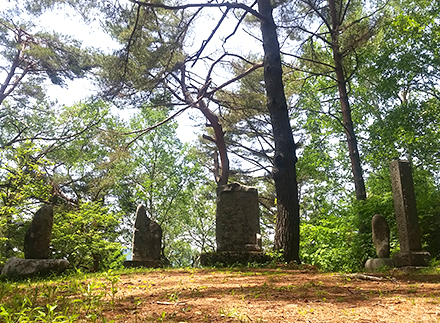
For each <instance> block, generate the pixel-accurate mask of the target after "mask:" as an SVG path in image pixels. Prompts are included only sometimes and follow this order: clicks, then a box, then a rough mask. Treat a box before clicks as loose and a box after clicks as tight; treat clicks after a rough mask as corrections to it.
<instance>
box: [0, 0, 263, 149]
mask: <svg viewBox="0 0 440 323" xmlns="http://www.w3.org/2000/svg"><path fill="white" fill-rule="evenodd" d="M13 3H14V2H12V1H11V2H9V1H8V2H5V1H4V0H1V1H0V10H3V9H4V8H5V7H7V6H10V5H12V4H13ZM219 17H220V16H219V10H218V9H207V10H205V11H204V16H203V19H200V20H199V22H198V24H197V25H196V27H195V28H194V32H193V33H192V36H193V40H192V42H191V43H192V47H191V48H190V50H191V51H194V52H195V51H197V50H198V49H199V48H200V45H201V44H202V42H203V41H204V40H206V39H207V38H208V37H209V35H210V33H211V31H212V30H213V29H214V28H215V26H216V24H217V21H218V19H219ZM235 24H236V20H235V19H234V20H232V19H231V20H229V21H228V20H226V21H225V22H224V24H223V26H222V28H220V30H219V33H220V32H221V33H220V37H221V35H223V38H224V37H225V36H226V35H229V34H230V33H232V31H233V30H234V28H235ZM39 25H40V26H44V28H46V29H47V30H48V31H50V30H53V29H55V30H56V31H57V32H59V33H62V34H66V35H71V36H73V37H74V38H76V39H78V40H81V41H82V42H83V45H84V46H90V47H95V48H100V49H101V50H105V51H110V52H111V51H112V50H113V49H114V48H116V46H117V44H116V43H114V42H113V41H112V39H111V38H110V37H109V36H108V35H106V34H105V33H103V32H102V31H101V30H100V26H99V23H98V22H94V23H92V24H89V25H85V24H84V23H83V22H82V21H81V19H80V18H79V17H78V16H76V15H75V14H70V16H69V15H67V14H66V12H65V11H56V10H55V11H53V12H50V13H46V14H44V15H43V16H42V18H41V21H40V22H39ZM215 39H217V40H215ZM220 46H222V42H221V41H220V40H219V36H218V35H216V36H215V37H214V40H213V41H212V42H211V43H210V46H208V47H207V48H206V50H205V51H204V53H203V55H207V54H210V53H215V52H216V47H217V48H218V47H220ZM252 48H255V49H256V50H255V52H256V53H258V54H261V51H262V46H261V44H259V43H258V42H257V41H256V40H255V39H253V38H252V37H250V36H249V35H247V34H246V33H244V32H243V31H242V30H241V29H239V30H238V31H237V34H236V35H235V36H234V37H233V38H232V39H231V40H229V41H228V43H227V48H226V49H227V50H228V51H230V52H234V53H238V54H243V55H246V54H248V53H249V51H250V49H252ZM195 71H196V73H197V74H199V76H200V77H202V78H205V75H206V71H207V67H206V66H205V64H204V63H203V62H200V63H198V64H196V66H195ZM224 75H225V74H224V72H223V73H222V72H220V73H217V74H216V75H213V77H215V79H214V81H216V82H217V84H221V83H222V82H224V81H225V80H226V78H225V77H224ZM67 84H68V86H67V87H66V88H61V87H59V86H56V85H53V84H51V83H48V84H46V85H47V89H48V93H49V95H50V96H51V98H53V99H57V100H58V102H59V103H60V104H64V105H71V104H73V103H75V102H77V101H79V100H81V99H83V98H86V97H88V96H90V95H91V94H93V93H95V91H96V89H95V88H94V86H93V85H92V83H91V82H89V81H87V80H76V81H73V82H68V83H67ZM187 111H188V112H186V113H184V114H182V115H181V116H179V117H178V119H177V121H178V123H179V129H178V136H179V138H180V139H181V140H182V141H185V142H190V141H192V140H194V139H195V138H196V135H195V134H194V130H195V131H197V132H200V131H201V130H203V129H200V128H194V122H193V121H191V120H190V118H189V115H191V114H193V115H194V114H198V113H199V112H198V111H195V110H194V109H192V110H191V109H190V110H187ZM127 114H130V110H119V115H121V116H124V115H127Z"/></svg>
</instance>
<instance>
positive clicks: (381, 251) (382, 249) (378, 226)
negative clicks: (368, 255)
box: [371, 214, 390, 258]
mask: <svg viewBox="0 0 440 323" xmlns="http://www.w3.org/2000/svg"><path fill="white" fill-rule="evenodd" d="M371 231H372V233H373V244H374V247H375V248H376V252H377V256H378V257H379V258H389V257H390V228H389V226H388V223H387V220H385V218H384V217H383V216H382V215H380V214H376V215H375V216H373V218H372V219H371Z"/></svg>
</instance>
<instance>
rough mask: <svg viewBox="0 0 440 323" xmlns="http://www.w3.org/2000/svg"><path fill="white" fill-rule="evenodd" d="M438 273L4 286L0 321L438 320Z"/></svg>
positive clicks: (206, 274)
mask: <svg viewBox="0 0 440 323" xmlns="http://www.w3.org/2000/svg"><path fill="white" fill-rule="evenodd" d="M439 273H440V271H439V269H430V270H429V271H418V272H415V271H400V270H392V271H387V272H382V273H375V274H339V273H322V272H319V271H318V270H316V268H314V267H313V266H307V265H301V266H296V267H288V266H281V267H277V268H272V269H269V268H258V269H257V268H235V269H231V268H227V269H155V270H152V269H135V270H125V271H121V272H107V273H101V274H94V275H87V276H84V275H82V276H81V275H80V276H79V277H77V276H68V277H65V278H64V279H61V278H59V277H58V278H57V277H54V278H55V280H48V279H44V280H36V281H35V282H32V281H30V280H28V281H25V282H8V281H6V282H2V283H0V322H102V323H105V322H107V323H109V322H130V323H131V322H176V323H180V322H197V323H198V322H275V323H276V322H377V323H379V322H381V323H382V322H390V323H391V322H393V323H396V322H440V274H439ZM2 318H3V319H2Z"/></svg>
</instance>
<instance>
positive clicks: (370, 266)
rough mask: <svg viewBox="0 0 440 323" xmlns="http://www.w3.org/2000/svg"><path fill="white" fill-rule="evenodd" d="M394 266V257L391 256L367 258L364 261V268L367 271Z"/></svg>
mask: <svg viewBox="0 0 440 323" xmlns="http://www.w3.org/2000/svg"><path fill="white" fill-rule="evenodd" d="M387 267H388V268H394V267H395V263H394V259H392V258H373V259H368V260H367V262H366V263H365V269H367V270H368V271H376V270H378V269H384V268H387Z"/></svg>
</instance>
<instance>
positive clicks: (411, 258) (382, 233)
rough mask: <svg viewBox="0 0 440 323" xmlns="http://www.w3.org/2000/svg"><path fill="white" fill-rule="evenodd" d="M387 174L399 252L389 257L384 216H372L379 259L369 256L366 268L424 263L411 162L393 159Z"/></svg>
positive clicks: (387, 233) (428, 255)
mask: <svg viewBox="0 0 440 323" xmlns="http://www.w3.org/2000/svg"><path fill="white" fill-rule="evenodd" d="M390 173H391V186H392V191H393V199H394V209H395V213H396V223H397V231H398V236H399V243H400V253H397V254H395V255H394V256H393V258H389V248H390V246H389V240H390V238H389V228H388V224H387V223H386V220H385V218H383V217H382V216H380V215H375V216H374V217H373V219H372V232H373V243H374V246H375V248H376V251H377V254H378V257H379V258H375V259H368V260H367V262H366V263H365V268H366V269H368V270H376V269H377V268H379V267H381V266H388V267H418V266H427V265H428V263H429V260H430V254H429V252H426V251H423V250H422V244H421V239H420V229H419V220H418V216H417V208H416V198H415V194H414V183H413V178H412V171H411V165H410V163H409V162H408V161H402V160H397V159H396V160H394V161H392V162H391V164H390Z"/></svg>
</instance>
